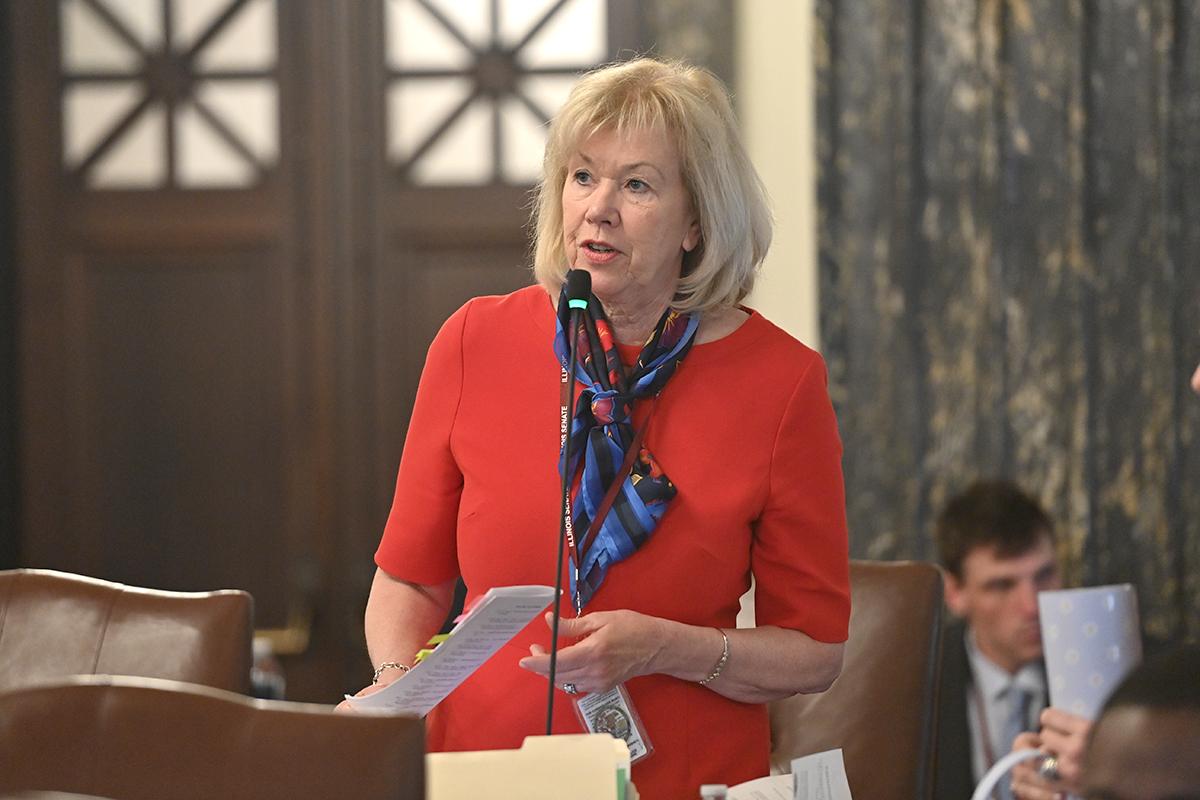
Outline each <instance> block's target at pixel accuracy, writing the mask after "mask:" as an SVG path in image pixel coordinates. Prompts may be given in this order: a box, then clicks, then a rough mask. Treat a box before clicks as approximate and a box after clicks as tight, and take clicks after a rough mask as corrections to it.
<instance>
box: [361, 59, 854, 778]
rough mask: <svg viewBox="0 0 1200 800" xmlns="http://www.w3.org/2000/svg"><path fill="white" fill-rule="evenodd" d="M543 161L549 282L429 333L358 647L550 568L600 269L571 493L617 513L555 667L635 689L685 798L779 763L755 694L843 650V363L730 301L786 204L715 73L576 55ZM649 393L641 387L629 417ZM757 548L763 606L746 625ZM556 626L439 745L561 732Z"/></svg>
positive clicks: (480, 696) (783, 686) (541, 209)
mask: <svg viewBox="0 0 1200 800" xmlns="http://www.w3.org/2000/svg"><path fill="white" fill-rule="evenodd" d="M544 173H545V177H544V180H543V182H542V184H541V186H540V196H539V201H538V206H537V209H536V211H535V213H536V222H537V247H536V256H535V267H534V270H535V274H536V277H537V279H538V285H537V286H531V287H529V288H526V289H523V290H520V291H518V292H515V293H513V294H511V295H508V296H505V297H489V298H476V299H475V300H472V301H471V302H469V303H468V304H467V305H466V306H464V307H463V308H462V309H460V310H459V311H458V312H457V313H455V314H454V315H453V316H452V317H451V318H450V320H448V321H447V322H446V324H445V326H444V327H443V328H442V330H441V331H440V332H439V334H438V336H437V338H436V340H435V341H434V343H433V345H432V346H431V347H430V351H429V356H428V359H427V361H426V365H425V371H424V373H423V375H422V378H421V386H420V389H419V391H418V396H417V400H416V404H415V406H414V409H413V418H412V423H411V425H410V426H409V434H408V440H407V442H406V444H405V448H404V453H403V458H402V460H401V465H400V473H399V477H398V480H397V488H396V498H395V503H394V505H393V508H392V512H391V515H390V517H389V519H388V523H387V527H386V529H385V532H384V536H383V541H382V543H381V545H380V548H379V551H378V553H377V555H376V563H377V565H378V567H379V570H378V572H377V574H376V577H375V581H374V584H373V586H372V589H371V596H370V599H369V601H368V605H367V611H366V632H367V641H368V647H369V650H370V654H371V657H372V659H373V660H374V664H375V665H376V667H377V668H378V669H379V670H380V671H379V672H378V673H377V678H378V681H379V684H381V685H382V684H385V683H387V682H389V681H391V680H395V679H397V678H401V676H402V674H403V673H404V671H405V669H406V667H407V666H410V665H411V664H412V658H413V654H414V653H415V652H416V651H417V650H418V649H420V648H421V647H422V646H423V645H424V643H425V641H426V640H427V639H428V638H429V636H430V635H431V634H433V633H435V632H436V631H437V629H438V628H439V626H440V625H441V624H442V622H443V620H444V618H445V616H446V613H447V610H448V608H449V607H450V602H451V598H452V593H453V589H454V585H455V581H456V579H457V578H458V577H459V575H461V576H462V578H463V580H464V582H465V584H466V586H467V591H468V597H467V602H468V603H469V602H470V601H471V599H472V598H474V597H476V596H478V595H480V594H482V593H483V592H485V591H487V589H488V588H490V587H492V586H502V585H519V584H553V583H554V580H555V561H556V559H557V553H558V532H559V517H558V514H559V508H560V502H559V493H560V486H561V484H560V480H561V479H560V473H559V470H558V468H559V456H560V438H559V421H560V415H561V414H563V413H565V412H564V411H563V408H562V406H561V405H560V403H559V398H560V387H561V385H562V383H561V382H560V376H561V375H562V374H563V367H564V366H565V364H566V361H567V356H566V354H567V353H568V352H569V349H568V346H567V334H566V333H565V332H564V325H563V321H565V320H566V319H567V316H568V312H567V311H566V309H565V303H563V302H562V300H563V285H564V280H565V277H566V275H567V273H568V271H569V270H571V269H575V270H585V271H587V272H588V273H590V275H591V280H592V298H591V299H592V302H591V303H590V304H589V310H588V312H587V317H588V322H587V330H588V335H587V336H586V337H585V338H584V339H582V340H581V341H583V343H584V345H585V346H584V347H583V348H581V351H580V363H579V364H578V365H577V366H576V369H575V377H576V381H575V382H574V383H573V388H574V390H575V391H576V393H577V394H579V395H580V397H581V398H582V399H581V402H580V406H579V411H578V413H577V415H576V417H575V419H574V421H573V427H572V437H573V441H574V442H578V445H579V446H578V447H575V448H574V452H575V453H576V454H577V455H578V460H577V461H576V459H574V458H573V459H572V461H573V462H574V463H573V464H572V469H571V474H572V476H573V478H574V479H575V480H576V481H578V482H579V486H578V487H577V488H576V490H575V494H574V495H573V501H572V509H573V512H572V513H573V517H574V521H575V530H576V531H577V533H578V536H579V537H580V539H581V540H585V539H586V537H585V535H584V532H585V531H587V529H588V527H589V524H588V523H589V522H590V516H591V515H592V514H595V516H596V517H597V519H598V523H597V524H598V525H600V524H602V527H601V528H600V532H599V533H598V534H596V535H595V540H594V543H593V544H592V545H591V547H590V548H587V549H586V550H585V551H584V552H582V553H580V554H579V555H580V558H581V563H580V564H579V566H580V567H581V569H580V576H581V577H580V579H579V581H575V580H574V575H575V566H576V564H575V560H576V559H575V558H574V554H573V556H572V558H571V559H570V565H568V566H566V567H565V568H566V569H567V570H568V573H569V574H570V576H571V578H572V580H571V581H570V586H571V589H570V602H564V603H563V607H564V609H565V613H564V619H563V620H562V623H561V627H560V643H559V652H558V655H557V678H556V684H557V685H558V686H559V687H560V688H562V687H565V690H566V691H567V692H572V693H580V694H582V693H587V692H600V691H605V690H608V689H610V688H612V687H613V686H615V685H617V684H623V685H624V686H625V688H626V689H627V690H628V694H629V697H630V699H631V702H632V705H633V708H634V710H635V711H636V713H637V714H638V715H640V717H641V721H642V723H643V725H644V730H645V733H646V736H647V737H648V739H649V742H650V744H651V746H652V747H653V748H654V750H653V752H652V753H651V754H650V755H649V756H647V757H646V758H645V759H644V760H641V761H639V762H637V763H635V765H634V768H633V780H634V783H635V784H636V785H637V787H638V789H639V791H640V793H641V794H642V796H644V797H647V798H665V797H689V798H690V797H694V796H695V794H696V791H697V788H698V787H699V785H700V784H702V783H706V782H720V783H729V784H734V783H738V782H740V781H743V780H747V779H750V778H753V777H757V776H761V775H765V774H767V771H768V749H769V741H768V736H769V733H768V726H767V714H766V707H765V705H763V704H764V702H765V701H768V700H771V699H775V698H781V697H787V696H789V695H792V694H795V693H797V692H817V691H823V690H824V689H826V688H827V687H828V686H829V685H830V683H832V681H833V679H834V678H835V677H836V676H837V674H838V672H839V671H840V669H841V660H842V649H843V644H842V643H843V642H844V641H845V639H846V631H847V625H848V618H849V579H848V563H847V544H846V523H845V502H844V496H843V485H842V476H841V469H840V458H841V445H840V442H839V440H838V437H837V430H836V422H835V420H834V415H833V410H832V407H831V404H830V402H829V397H828V393H827V390H826V374H825V368H824V364H823V362H822V361H821V359H820V357H819V356H818V355H817V354H816V353H814V352H813V351H811V350H809V349H808V348H806V347H805V346H804V345H802V344H800V343H799V342H797V341H795V340H794V339H792V338H791V337H789V336H788V335H787V334H786V333H784V332H783V331H781V330H780V329H778V328H776V327H775V326H773V325H771V324H770V323H769V322H767V321H766V320H765V319H763V318H762V317H761V316H760V315H758V314H756V313H754V312H752V311H750V310H748V309H746V308H743V307H742V306H740V305H738V303H739V301H741V300H742V299H743V298H744V297H745V296H746V294H747V293H748V292H749V291H750V288H751V287H752V285H753V281H754V276H755V273H756V270H757V268H758V265H759V264H760V263H761V261H762V259H763V257H764V255H765V254H766V250H767V246H768V244H769V241H770V219H769V213H768V211H767V207H766V202H765V197H764V192H763V189H762V186H761V183H760V181H759V180H758V177H757V175H756V174H755V172H754V170H753V167H752V166H751V164H750V161H749V158H748V157H747V155H746V153H745V150H744V148H743V147H742V145H741V142H740V141H739V139H738V135H737V130H736V124H735V120H734V117H733V113H732V110H731V108H730V105H729V101H728V97H727V95H726V94H725V91H724V89H723V87H722V86H721V85H720V83H719V82H718V81H717V80H716V79H715V78H713V77H712V76H711V75H709V74H708V73H706V72H704V71H702V70H697V69H690V68H684V67H681V66H676V65H668V64H663V63H660V62H656V61H653V60H649V59H640V60H637V61H633V62H628V63H624V64H619V65H615V66H610V67H607V68H604V69H601V70H598V71H596V72H593V73H591V74H590V75H588V76H585V77H584V78H583V79H582V80H581V82H580V83H579V84H578V85H577V87H576V88H575V90H574V91H573V92H572V94H571V96H570V97H569V99H568V100H567V102H566V104H565V105H564V107H563V109H562V111H561V112H560V113H559V115H558V116H557V118H556V119H555V121H554V123H553V125H552V127H551V131H550V137H549V142H548V144H547V147H546V155H545V162H544ZM556 307H557V308H558V312H557V313H556ZM560 357H561V359H562V360H561V362H560ZM630 373H631V374H630ZM630 386H634V387H637V388H636V389H630V388H629V387H630ZM613 387H615V388H616V391H615V392H614V391H610V390H611V389H613ZM631 393H632V394H644V395H645V396H644V397H639V399H637V400H636V401H634V402H632V409H633V412H632V419H631V420H628V421H626V420H624V419H623V418H622V416H621V414H620V410H621V409H623V408H625V407H626V402H625V401H626V400H627V399H628V395H629V394H631ZM614 394H615V397H614V396H613V395H614ZM593 401H594V402H593ZM610 412H611V413H612V416H611V417H610V416H609V413H610ZM647 419H649V422H648V423H647ZM638 430H640V432H641V433H640V436H641V439H640V446H639V445H636V444H635V445H632V449H634V450H635V455H636V456H637V457H636V458H633V459H631V460H632V462H633V466H632V468H631V469H632V473H631V474H630V475H628V476H626V477H624V479H623V480H620V476H619V475H617V476H616V477H614V475H613V474H612V473H613V472H616V470H615V469H613V464H608V462H606V461H605V459H607V458H609V457H611V456H612V452H610V451H609V450H610V449H611V448H612V447H614V446H616V447H617V448H618V449H617V451H616V452H617V456H616V458H615V463H620V462H621V450H622V449H629V443H630V440H631V439H632V438H633V437H634V432H635V431H638ZM606 448H609V450H606ZM602 462H603V463H602ZM606 464H607V470H608V471H607V472H606V466H605V465H606ZM613 483H616V484H617V487H618V489H619V491H617V492H616V500H615V501H614V502H613V507H612V510H611V511H610V512H609V513H607V514H601V513H600V512H599V511H598V510H597V509H598V506H599V505H600V504H599V503H598V502H597V501H598V499H599V498H600V497H601V496H602V495H604V494H605V493H606V491H607V490H608V489H609V488H610V485H611V484H613ZM752 568H753V571H754V574H755V576H756V579H757V590H756V611H757V617H758V622H759V627H757V628H754V629H749V630H737V629H735V628H734V624H735V617H736V615H737V612H738V599H739V597H740V596H741V595H742V594H743V593H744V592H745V591H746V590H747V589H748V588H749V586H750V573H751V569H752ZM580 608H581V611H582V613H580ZM549 640H550V628H549V625H548V620H547V621H546V622H543V621H541V620H538V621H535V622H534V623H533V624H531V625H530V626H528V627H527V628H526V629H525V630H524V631H523V632H522V633H521V634H520V635H518V636H517V637H516V638H515V639H514V640H513V642H512V643H511V644H510V645H509V646H507V647H504V648H502V649H501V651H500V652H499V653H497V654H496V655H495V656H494V657H493V658H492V659H491V660H489V661H488V662H487V663H486V664H485V665H484V666H483V667H482V668H480V669H479V670H478V671H477V672H476V673H474V674H473V675H472V676H471V677H470V678H469V679H467V681H465V682H464V683H463V684H462V685H461V686H460V687H459V688H458V689H456V690H455V691H454V692H453V693H452V694H451V695H450V696H449V697H447V698H446V699H445V700H444V701H443V702H442V703H441V704H440V705H439V706H438V707H437V708H435V709H434V710H433V712H431V713H430V714H429V716H428V719H427V728H426V729H427V742H428V746H429V748H430V749H431V750H475V749H496V748H512V747H519V746H520V744H521V742H522V740H523V739H524V738H525V737H526V736H528V735H531V734H532V735H536V734H539V733H544V732H545V724H546V723H545V719H546V710H545V709H546V697H547V694H548V691H547V686H546V677H545V676H547V675H548V673H549V661H550V658H549V656H548V655H547V650H548V648H549V646H550V641H549ZM364 691H371V688H370V687H368V689H366V690H364ZM558 697H559V698H560V699H561V701H560V702H556V703H555V704H554V711H555V716H554V723H553V727H554V731H555V732H559V733H568V732H581V731H583V728H582V727H581V724H580V722H579V719H578V718H577V716H576V711H575V708H574V704H573V703H571V702H569V701H570V700H571V699H572V698H570V697H568V696H567V695H566V694H559V695H558Z"/></svg>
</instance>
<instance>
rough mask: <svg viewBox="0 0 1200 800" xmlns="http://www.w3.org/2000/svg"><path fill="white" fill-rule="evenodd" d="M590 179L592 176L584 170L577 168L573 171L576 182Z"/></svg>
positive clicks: (584, 181) (585, 181)
mask: <svg viewBox="0 0 1200 800" xmlns="http://www.w3.org/2000/svg"><path fill="white" fill-rule="evenodd" d="M591 179H592V176H591V175H589V174H588V173H587V172H586V171H585V170H582V169H581V170H577V171H576V172H575V182H576V183H587V182H588V181H590V180H591Z"/></svg>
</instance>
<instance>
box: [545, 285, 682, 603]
mask: <svg viewBox="0 0 1200 800" xmlns="http://www.w3.org/2000/svg"><path fill="white" fill-rule="evenodd" d="M582 317H583V324H582V325H581V326H580V331H579V342H578V359H577V361H576V364H575V369H574V376H575V380H576V381H577V382H578V383H580V384H582V385H583V391H582V393H581V394H580V397H579V400H578V401H577V402H576V406H575V417H574V419H573V420H572V423H571V465H570V473H569V474H570V475H571V476H574V475H575V474H576V470H577V469H578V464H579V460H580V459H581V458H582V459H583V475H582V477H581V478H580V483H579V488H578V491H577V492H576V493H575V499H574V501H573V502H572V509H573V516H574V520H573V522H574V530H575V535H576V537H577V540H578V541H579V544H580V547H579V552H580V553H581V563H579V564H575V559H574V557H572V559H571V563H572V566H573V567H575V569H572V570H571V571H570V572H571V594H572V596H573V597H574V598H575V599H576V608H577V609H582V608H583V606H584V605H585V604H586V603H587V601H588V600H590V599H591V597H592V595H593V594H594V593H595V592H596V589H598V588H599V586H600V582H601V581H603V580H604V575H605V573H606V572H607V571H608V568H609V567H610V566H612V565H613V564H615V563H617V562H618V561H621V560H622V559H624V558H627V557H629V556H631V555H633V553H634V552H635V551H636V550H637V549H638V548H639V547H641V546H642V545H643V544H645V543H646V540H647V539H649V538H650V534H652V533H653V532H654V528H655V527H656V526H657V525H658V521H659V520H660V519H661V518H662V515H663V513H664V512H665V511H666V510H667V504H668V503H669V502H670V501H671V499H672V498H673V497H674V496H675V494H676V492H677V491H678V490H677V489H676V488H675V485H674V484H673V483H671V481H670V479H669V478H668V477H667V476H666V475H665V474H664V473H663V471H662V469H661V468H660V467H659V465H658V463H657V462H656V461H655V460H654V458H653V456H651V455H650V453H649V452H648V451H647V450H646V449H645V447H640V446H639V450H638V453H637V458H635V459H634V462H633V466H632V468H631V469H630V471H629V474H628V476H627V477H626V478H625V480H624V482H623V485H622V486H621V488H620V490H619V491H618V492H617V493H616V495H615V497H614V499H613V501H612V507H611V509H610V512H611V513H608V514H606V515H605V517H604V520H603V522H602V524H601V525H600V528H599V530H598V531H597V532H596V536H595V540H594V541H592V542H591V543H590V544H589V543H588V542H586V541H583V539H584V538H585V537H586V532H587V531H588V529H589V527H590V526H591V524H592V519H593V517H594V516H595V514H596V512H597V509H598V508H600V506H601V505H602V503H603V501H604V498H605V495H606V493H607V492H608V490H609V488H610V487H611V486H612V484H613V482H614V480H615V478H616V477H617V474H618V472H620V470H621V466H622V462H623V461H624V460H625V456H626V452H627V450H628V449H629V447H630V445H631V444H632V443H633V441H634V438H635V431H634V428H633V424H632V421H631V414H632V413H633V401H634V400H635V399H636V398H639V397H653V396H654V395H656V394H658V392H659V390H661V389H662V388H663V386H664V385H665V384H666V382H667V380H668V379H670V377H671V375H673V374H674V372H675V368H676V367H678V366H679V362H680V361H682V360H683V357H684V356H686V355H687V353H688V350H690V349H691V347H692V341H693V339H694V338H695V334H696V328H697V326H698V325H699V321H700V315H699V314H697V313H693V314H691V315H689V316H683V315H681V314H679V313H678V312H675V311H672V310H670V309H668V310H667V311H666V313H664V314H663V316H662V319H660V320H659V321H658V326H657V327H656V328H655V329H654V334H653V335H652V336H651V337H650V339H649V341H647V342H646V344H645V346H644V347H643V348H642V351H641V354H640V355H639V356H638V359H637V363H636V364H635V365H634V367H633V370H632V372H631V373H630V374H629V375H628V376H626V375H625V368H624V366H623V365H622V364H621V357H620V355H619V353H618V351H617V345H616V342H615V340H614V339H613V335H612V328H611V326H610V325H609V322H608V319H607V318H606V317H605V316H604V309H603V308H602V307H601V305H600V301H599V300H597V299H596V296H595V295H592V296H591V298H590V300H589V302H588V306H587V310H586V311H584V312H583V314H582ZM570 324H571V323H570V309H569V308H568V307H567V294H566V287H565V285H564V288H563V291H562V294H561V295H560V297H559V302H558V334H557V336H556V337H555V339H554V352H555V354H556V355H557V356H558V360H559V364H560V365H562V367H563V369H567V364H568V362H569V361H570V358H571V355H570V352H571V351H570V344H569V340H568V339H567V330H569V328H570ZM639 443H640V438H639ZM558 467H559V474H560V475H561V474H563V469H564V464H563V456H562V452H561V451H560V453H559V465H558ZM585 547H586V550H585V549H584V548H585ZM577 574H578V575H579V576H580V581H579V585H578V586H576V577H575V576H576V575H577Z"/></svg>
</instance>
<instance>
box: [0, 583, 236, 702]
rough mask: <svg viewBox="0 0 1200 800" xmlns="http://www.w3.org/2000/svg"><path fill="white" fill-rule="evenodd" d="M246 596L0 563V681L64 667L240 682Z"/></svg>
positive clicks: (77, 671)
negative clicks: (6, 566) (2, 566)
mask: <svg viewBox="0 0 1200 800" xmlns="http://www.w3.org/2000/svg"><path fill="white" fill-rule="evenodd" d="M253 639H254V600H253V598H251V596H250V595H249V594H247V593H246V592H243V591H239V590H233V589H226V590H222V591H215V592H166V591H160V590H156V589H140V588H134V587H131V586H125V585H123V584H120V583H112V582H110V581H103V580H98V579H96V578H87V577H83V576H81V575H72V574H70V573H66V572H55V571H52V570H36V569H17V570H6V571H0V691H4V690H6V689H12V688H16V687H19V686H25V685H28V684H30V683H34V682H39V681H47V680H53V679H55V678H61V677H65V676H68V675H84V674H110V675H141V676H146V677H150V678H167V679H171V680H178V681H186V682H189V683H197V684H201V685H204V686H211V687H214V688H217V689H227V690H230V691H235V692H243V693H245V692H248V691H249V689H250V667H251V645H252V642H253Z"/></svg>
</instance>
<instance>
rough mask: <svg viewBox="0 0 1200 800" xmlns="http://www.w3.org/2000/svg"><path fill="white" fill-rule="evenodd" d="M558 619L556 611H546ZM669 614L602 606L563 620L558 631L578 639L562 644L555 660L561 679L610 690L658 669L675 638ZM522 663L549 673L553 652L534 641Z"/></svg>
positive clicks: (580, 686) (585, 687) (550, 621)
mask: <svg viewBox="0 0 1200 800" xmlns="http://www.w3.org/2000/svg"><path fill="white" fill-rule="evenodd" d="M546 624H547V625H553V615H552V614H549V613H547V614H546ZM667 627H668V624H667V623H666V620H662V619H658V618H657V617H651V616H647V615H645V614H639V613H637V612H635V611H597V612H596V613H594V614H587V615H585V616H582V617H579V618H577V619H569V618H565V617H564V618H562V619H560V620H559V625H558V635H559V637H561V638H563V639H578V641H577V642H576V643H575V644H572V645H569V646H566V647H560V649H559V651H558V656H557V663H556V665H555V682H556V683H557V684H558V685H559V687H560V688H561V687H562V685H563V684H574V685H575V688H576V689H577V690H578V691H579V693H580V694H584V693H587V692H607V691H608V690H609V689H611V688H613V687H614V686H616V685H617V684H619V683H622V682H623V681H626V680H628V679H630V678H634V677H637V676H638V675H647V674H649V673H651V672H656V671H658V670H656V669H655V666H654V664H655V660H656V659H657V658H658V656H659V655H660V654H661V653H662V651H663V649H664V648H665V647H666V642H667V640H668V638H669V633H668V630H667ZM529 652H530V655H528V656H526V657H525V658H523V659H521V661H520V666H521V667H523V668H524V669H527V670H529V671H531V672H536V673H538V674H539V675H542V676H544V677H549V675H550V654H549V653H548V652H546V649H545V648H544V647H542V646H541V645H536V644H535V645H532V646H531V647H530V648H529Z"/></svg>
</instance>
